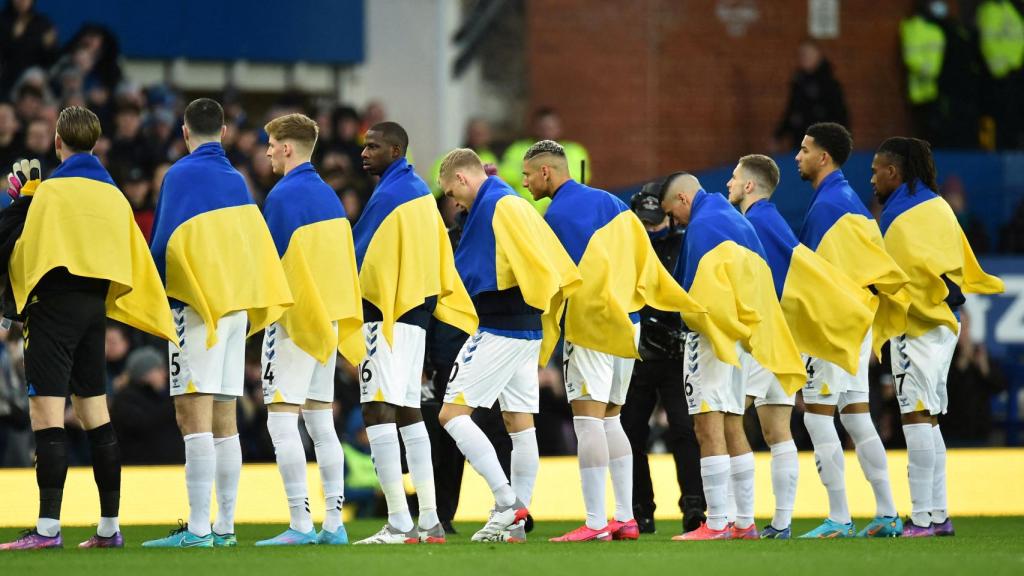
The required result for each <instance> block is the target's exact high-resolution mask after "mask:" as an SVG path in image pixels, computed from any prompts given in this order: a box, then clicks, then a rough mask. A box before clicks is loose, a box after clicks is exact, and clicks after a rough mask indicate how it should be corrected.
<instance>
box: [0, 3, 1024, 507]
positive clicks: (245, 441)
mask: <svg viewBox="0 0 1024 576" xmlns="http://www.w3.org/2000/svg"><path fill="white" fill-rule="evenodd" d="M56 38H57V36H56V33H55V30H54V29H53V26H52V25H51V24H50V22H49V20H48V19H47V18H46V17H45V16H44V15H42V14H39V13H38V12H36V11H34V9H33V5H32V2H31V0H12V1H11V2H9V3H8V5H7V7H6V8H5V9H4V10H3V11H2V12H0V167H2V166H9V165H10V164H11V163H12V162H13V161H14V160H15V159H17V158H21V157H26V156H28V157H36V158H39V159H40V160H41V161H42V165H43V170H44V176H45V175H47V174H49V173H50V172H51V171H52V170H53V169H54V168H55V167H56V166H57V163H58V160H57V158H56V155H55V153H54V149H53V137H54V130H55V122H56V118H57V114H58V112H59V110H60V109H61V108H63V107H65V106H69V105H84V106H87V107H89V108H90V109H91V110H93V111H94V112H96V113H97V115H98V116H99V118H100V120H101V122H102V127H103V134H104V135H103V137H102V138H101V139H100V141H99V143H98V144H97V147H96V149H95V154H96V155H97V156H98V157H99V158H100V159H101V161H102V162H103V164H104V165H105V166H106V167H107V168H108V170H109V172H110V174H111V176H112V177H113V178H114V180H115V182H116V183H117V184H118V186H119V188H121V190H122V191H123V192H124V194H125V196H126V197H127V199H128V200H129V202H130V203H131V205H132V208H133V209H134V211H135V215H136V219H137V221H138V223H139V226H140V227H141V229H142V230H143V232H144V234H145V235H146V236H147V238H149V235H150V232H151V229H152V224H153V212H154V208H155V203H156V199H157V196H158V194H159V191H160V186H161V182H162V179H163V176H164V174H165V173H166V171H167V169H168V167H169V166H170V165H171V164H172V163H173V162H174V161H176V160H177V159H178V158H180V157H182V156H183V155H184V154H186V153H187V150H186V148H185V145H184V142H183V140H182V138H181V133H180V126H181V113H182V110H183V106H184V105H185V104H186V103H187V101H186V95H184V94H182V93H180V92H178V91H177V90H175V89H174V88H172V87H168V86H161V85H156V86H147V87H143V86H140V85H139V84H138V83H136V82H133V81H132V79H131V78H127V77H126V76H125V74H124V72H123V69H122V66H121V57H120V54H119V50H118V43H117V39H116V38H115V37H114V36H113V35H112V34H110V33H109V32H108V31H107V30H106V29H104V28H103V27H100V26H95V25H89V26H86V27H84V28H82V30H80V31H79V32H78V33H77V34H76V35H75V36H74V37H73V38H72V39H71V40H70V41H69V42H67V43H66V44H65V45H64V46H58V45H57V40H56ZM801 54H802V55H801V60H802V61H804V62H803V64H802V72H799V73H798V75H797V78H796V79H795V80H794V91H800V90H803V91H804V92H808V90H809V93H815V94H818V93H821V94H827V95H835V94H838V98H840V99H841V98H842V94H841V89H840V88H839V85H838V83H837V82H836V81H835V79H834V78H832V76H831V68H830V67H829V66H828V64H827V61H826V60H824V58H823V56H822V54H821V53H820V51H819V50H817V48H816V47H815V46H813V45H807V46H804V47H802V48H801ZM814 83H822V85H824V86H827V87H828V90H825V91H823V92H822V91H820V90H818V89H817V88H814V89H809V88H808V86H809V85H810V84H814ZM812 88H813V87H812ZM815 90H818V91H817V92H815ZM220 100H221V102H222V103H223V105H224V109H225V113H226V119H227V133H226V135H225V137H224V140H223V144H224V148H225V150H226V152H227V155H228V157H229V159H230V160H231V162H232V164H233V165H234V166H235V167H236V168H237V169H238V170H239V171H240V172H241V173H242V174H243V175H244V176H245V178H246V179H247V182H248V184H249V187H250V190H251V192H252V195H253V197H254V199H255V200H256V202H257V203H258V204H262V201H263V199H264V198H265V197H266V194H267V193H268V192H269V190H270V189H271V188H272V186H273V185H274V183H275V182H276V177H275V176H274V174H273V173H272V171H271V168H270V163H269V160H268V159H267V158H266V157H265V143H266V135H265V133H264V132H263V130H262V126H263V124H264V123H265V122H266V120H268V119H270V118H272V117H275V116H278V115H280V114H284V113H288V112H292V111H302V112H305V113H307V114H309V115H311V116H312V117H314V118H315V119H316V120H317V121H318V123H319V125H320V129H321V133H320V141H319V143H318V145H317V148H316V151H315V156H314V162H315V165H316V166H317V169H318V170H319V172H320V174H321V175H322V176H323V178H324V179H325V181H326V182H327V183H328V184H330V185H331V186H332V187H333V188H334V189H335V191H336V192H337V194H338V196H339V198H340V199H341V200H342V202H343V204H344V206H345V209H346V211H347V213H348V215H349V218H350V219H352V220H353V221H355V220H357V219H358V217H359V214H360V212H361V210H362V206H363V205H364V204H365V202H366V201H367V199H368V197H369V194H370V192H371V191H372V188H373V182H372V181H371V180H370V178H369V177H368V175H367V174H366V173H365V172H364V171H363V170H362V168H361V161H360V158H359V155H360V153H361V150H362V136H363V134H364V133H365V131H366V129H367V128H368V127H369V126H371V125H373V124H374V123H376V122H379V121H381V120H384V119H385V118H386V111H385V110H384V108H383V106H381V105H380V104H378V103H371V104H370V105H368V106H366V107H365V108H364V109H362V110H358V109H356V107H354V106H350V105H346V104H343V103H337V102H334V101H325V100H318V99H316V98H311V97H308V96H306V95H303V94H299V93H288V94H284V95H283V96H281V97H280V98H279V99H278V100H277V101H276V102H275V103H274V104H273V105H272V106H271V107H270V108H269V109H268V110H265V111H261V112H260V113H258V114H257V113H255V112H254V111H253V110H252V109H250V107H249V106H248V103H247V101H246V99H245V98H244V97H243V95H241V94H239V93H237V92H234V91H230V90H229V91H228V92H226V93H224V94H222V95H221V97H220ZM840 104H841V102H840ZM804 105H807V106H811V107H812V108H813V107H814V106H816V105H817V104H814V103H810V104H808V103H807V98H806V94H796V95H795V96H794V99H791V103H790V106H789V107H788V108H787V112H786V114H785V116H784V118H783V120H782V122H780V126H779V130H778V131H777V132H776V136H777V137H778V138H779V139H780V141H781V140H787V139H792V138H793V137H794V135H798V134H802V130H803V129H802V128H801V126H802V124H804V123H808V122H811V121H817V120H821V119H828V118H819V116H820V114H818V115H813V114H812V115H808V114H806V113H801V112H800V111H799V110H798V108H800V107H801V106H804ZM818 109H819V110H823V109H824V108H821V107H820V106H819V108H818ZM829 110H834V113H835V114H840V113H841V114H843V115H845V104H842V105H841V106H839V107H836V108H829ZM815 114H817V113H815ZM480 134H487V136H486V138H484V139H483V140H485V141H481V138H482V137H481V136H480ZM489 134H490V131H489V129H487V127H486V125H481V124H480V121H475V122H474V123H473V124H472V125H471V127H470V130H469V131H468V134H467V143H468V144H471V145H473V147H474V148H477V149H484V148H487V147H489V146H490V142H489V138H490V135H489ZM422 160H429V159H422ZM422 160H421V161H422ZM424 165H428V164H427V163H425V162H424ZM949 185H950V186H954V187H955V184H949ZM3 188H6V182H5V181H4V182H0V190H2V189H3ZM951 194H954V195H955V194H956V190H954V191H953V192H951ZM960 194H962V187H961V189H960ZM0 198H2V199H4V200H6V198H7V195H6V194H0ZM438 203H439V209H440V210H441V213H442V215H443V217H444V218H445V220H446V223H447V224H448V225H449V226H450V227H452V228H453V229H454V228H456V222H455V219H456V213H455V210H454V207H453V205H452V204H451V202H450V201H449V200H448V199H446V198H444V197H443V196H442V197H439V198H438ZM951 203H952V201H951ZM959 212H961V211H958V213H959ZM1017 218H1018V219H1024V208H1022V210H1021V213H1020V214H1018V216H1017ZM965 229H967V230H968V231H969V233H972V232H971V228H970V227H969V226H968V225H966V224H965ZM1021 229H1024V226H1020V227H1018V230H1021ZM985 241H986V242H987V239H986V240H985ZM972 243H974V246H975V247H976V249H978V250H979V251H982V252H983V251H985V249H984V248H982V247H981V246H990V245H991V244H984V243H983V242H982V241H981V240H976V239H975V238H972ZM1022 244H1024V242H1022ZM1022 248H1024V246H1022ZM16 328H17V327H16V326H15V328H14V329H11V330H7V329H0V342H2V344H3V345H2V346H0V466H30V465H31V464H32V456H31V454H32V446H31V443H32V436H31V433H30V431H29V420H28V399H27V397H26V396H25V389H26V387H25V383H24V376H23V370H22V368H21V354H22V352H21V341H20V330H18V329H16ZM965 332H966V330H965ZM260 340H261V339H260V338H259V337H256V338H253V339H251V340H250V346H249V350H248V351H247V352H248V353H247V362H246V373H245V396H244V397H243V398H242V399H241V401H240V402H239V418H238V422H239V431H240V434H241V439H242V446H243V454H244V458H245V460H246V461H272V460H273V457H274V452H273V445H272V443H271V441H270V438H269V435H268V433H267V429H266V409H265V407H264V405H263V397H262V390H261V370H260V361H259V349H258V344H259V342H260ZM106 353H107V372H108V375H109V381H108V393H109V398H110V403H111V414H112V419H113V422H114V426H115V428H116V430H117V431H118V435H119V438H120V442H121V448H122V452H123V456H124V461H125V462H126V463H131V464H173V463H181V462H183V457H184V450H183V443H182V440H181V437H180V434H179V433H178V430H177V426H176V423H175V417H174V407H173V403H172V401H171V399H170V398H169V396H168V393H167V386H168V382H167V366H166V362H167V353H166V344H165V343H162V342H159V341H155V340H153V339H152V338H150V337H148V336H145V335H143V334H141V333H139V332H137V331H135V330H132V329H130V328H128V327H126V326H123V325H120V324H117V323H114V322H111V323H110V325H109V327H108V330H107V350H106ZM556 362H557V359H556ZM553 366H556V367H557V366H558V364H557V363H555V364H553ZM875 372H878V373H877V374H873V378H872V381H873V383H874V384H875V390H874V392H873V394H872V400H873V403H875V404H876V408H877V416H878V418H879V421H880V422H882V424H883V439H884V440H885V441H886V442H887V443H890V444H894V445H898V443H899V442H900V441H901V440H900V438H899V437H898V435H899V434H900V430H899V426H897V425H896V422H897V421H898V415H896V414H895V413H893V410H895V402H894V401H893V400H892V398H891V397H889V396H887V394H888V395H891V385H890V386H888V387H886V385H885V383H886V380H885V374H884V373H883V372H884V371H882V370H877V371H875ZM954 373H955V376H951V381H950V394H951V396H953V395H955V394H965V395H967V396H971V393H969V392H968V391H969V390H978V389H982V390H986V391H987V393H995V392H997V391H998V390H999V389H1000V387H1001V386H1002V384H1001V382H1002V380H1001V379H1000V378H1001V377H1000V376H999V374H998V368H997V366H996V365H994V364H993V363H990V362H989V361H988V359H987V353H986V352H985V351H984V347H983V346H981V345H978V344H973V343H971V342H970V341H969V340H967V339H966V338H961V347H960V348H959V349H958V356H957V358H956V359H954ZM431 377H432V374H431V367H430V366H429V365H428V366H427V367H426V369H425V374H424V381H425V382H426V383H427V385H426V387H425V389H426V390H427V392H425V394H429V391H430V389H431V386H430V385H429V383H430V382H431V380H432V378H431ZM540 381H541V388H542V396H541V397H542V404H541V409H542V414H541V416H540V417H539V418H538V420H537V428H538V440H539V443H540V450H541V453H542V454H546V455H554V454H568V453H573V452H575V435H574V433H573V430H572V423H571V413H570V410H569V407H568V404H567V403H566V401H565V392H564V388H563V386H562V381H561V373H560V371H559V370H558V369H557V368H545V369H542V371H541V378H540ZM958 391H959V392H958ZM972 397H973V398H974V399H973V400H963V401H964V402H969V401H971V402H975V403H978V404H980V405H982V408H979V410H982V409H983V407H984V406H987V404H988V396H985V395H978V394H977V393H975V394H974V395H973V396H972ZM336 398H337V399H338V402H337V403H336V424H337V430H338V431H339V436H340V437H341V438H342V440H343V442H344V445H345V449H346V454H347V456H348V459H349V461H350V462H352V468H353V469H354V470H357V473H358V470H363V471H364V472H365V463H366V461H368V458H369V456H368V453H369V446H368V443H367V442H366V437H365V432H364V430H363V428H362V419H361V417H360V414H359V402H358V388H357V378H356V371H355V369H354V368H353V367H352V366H350V365H348V364H346V363H344V362H339V368H338V372H337V375H336ZM425 400H427V399H426V398H425ZM875 401H877V402H875ZM886 418H890V419H893V420H892V422H891V424H890V426H888V427H885V424H884V423H885V422H886ZM951 418H952V417H951ZM800 421H801V413H800V411H799V409H798V410H797V411H795V413H794V430H797V431H799V430H802V424H800ZM653 423H654V425H655V426H654V430H653V433H652V438H653V440H652V442H653V443H654V446H655V449H657V442H658V440H657V438H658V436H659V433H660V431H663V430H664V429H665V427H666V423H665V421H664V418H663V416H660V415H655V417H654V418H653ZM65 424H66V426H67V428H68V430H69V440H70V442H71V444H70V446H71V448H70V449H69V452H70V458H71V462H72V464H84V463H86V462H87V461H88V444H87V441H86V438H85V434H84V432H82V431H81V430H80V428H79V425H78V423H77V422H76V420H75V418H74V417H73V416H72V415H71V413H70V412H68V415H67V418H66V423H65ZM949 425H950V426H951V427H955V428H956V429H957V430H962V432H963V435H962V438H964V439H965V440H968V441H973V442H978V443H985V442H987V441H988V434H989V429H988V428H987V427H986V426H984V425H982V424H979V422H978V421H977V420H965V421H963V422H959V423H957V424H949ZM300 429H301V427H300ZM886 430H888V431H889V433H888V434H886V433H885V431H886ZM303 434H305V432H303ZM752 437H759V434H754V435H752ZM798 437H799V435H798ZM304 440H305V442H306V446H307V450H308V451H309V453H310V455H311V456H312V444H311V443H310V442H309V439H308V438H304ZM804 446H809V442H804ZM360 466H362V468H360ZM370 470H371V471H372V465H371V468H370ZM371 492H372V490H371ZM371 496H372V494H371Z"/></svg>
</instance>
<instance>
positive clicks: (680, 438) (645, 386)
mask: <svg viewBox="0 0 1024 576" xmlns="http://www.w3.org/2000/svg"><path fill="white" fill-rule="evenodd" d="M659 401H660V403H661V405H662V406H663V407H664V409H665V413H666V415H667V416H668V426H669V428H668V432H667V433H666V434H665V435H664V436H663V439H664V441H665V445H666V446H667V447H668V449H669V451H671V452H672V457H673V459H674V460H675V464H676V480H677V481H678V482H679V491H680V492H681V493H682V495H681V496H680V498H679V511H680V512H684V507H683V500H684V499H685V498H686V497H700V498H701V500H700V501H701V502H703V496H704V483H703V482H702V481H701V477H700V445H699V444H698V443H697V435H696V433H694V431H693V418H691V417H690V414H689V412H688V411H687V409H686V398H685V394H684V392H683V363H682V362H681V361H675V360H649V361H647V362H637V363H636V368H635V369H634V370H633V379H632V381H631V382H630V385H629V393H628V394H627V395H626V404H625V406H623V407H622V417H621V419H622V427H623V429H624V430H625V431H626V436H628V437H629V443H630V444H631V445H632V447H633V512H634V514H635V515H636V517H637V519H641V518H654V509H655V504H654V487H653V485H652V483H651V468H650V465H649V463H648V461H647V449H648V445H649V442H650V433H651V427H650V419H651V414H652V413H653V412H654V409H655V407H656V406H657V405H658V403H659ZM691 501H692V500H691Z"/></svg>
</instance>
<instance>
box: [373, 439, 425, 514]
mask: <svg viewBox="0 0 1024 576" xmlns="http://www.w3.org/2000/svg"><path fill="white" fill-rule="evenodd" d="M366 437H367V439H368V440H369V441H370V455H371V456H372V458H373V467H374V469H376V470H377V479H378V480H379V481H380V488H381V490H382V491H383V492H384V499H385V500H387V503H388V523H389V524H391V525H392V526H394V527H395V528H396V529H398V530H401V531H402V532H408V531H409V530H412V529H413V527H414V526H415V525H414V524H413V522H412V516H410V515H409V502H408V501H407V500H406V499H405V486H404V485H403V484H402V452H401V450H400V449H399V447H398V427H397V426H396V425H395V424H394V423H393V422H389V423H387V424H377V425H375V426H367V427H366Z"/></svg>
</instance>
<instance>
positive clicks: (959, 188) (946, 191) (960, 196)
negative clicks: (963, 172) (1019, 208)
mask: <svg viewBox="0 0 1024 576" xmlns="http://www.w3.org/2000/svg"><path fill="white" fill-rule="evenodd" d="M941 192H942V197H943V198H945V199H946V202H948V203H949V207H950V208H952V209H953V213H954V214H956V219H957V220H958V221H959V222H960V228H962V229H963V231H964V234H965V235H966V236H967V240H968V242H970V243H971V247H972V248H974V251H975V252H976V253H978V254H984V253H986V252H989V251H990V250H991V249H992V243H991V242H989V239H988V230H986V228H985V224H984V223H982V221H981V220H980V219H979V218H978V217H977V216H975V215H974V214H972V213H971V212H970V210H968V208H967V191H966V190H964V181H963V180H962V179H961V178H960V177H959V176H957V175H956V174H951V175H949V176H947V177H946V181H945V182H943V183H942V191H941Z"/></svg>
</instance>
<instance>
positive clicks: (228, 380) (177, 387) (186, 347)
mask: <svg viewBox="0 0 1024 576" xmlns="http://www.w3.org/2000/svg"><path fill="white" fill-rule="evenodd" d="M171 316H172V317H173V318H174V329H175V331H176V332H177V333H178V344H180V345H181V350H179V349H178V348H176V347H175V346H174V344H173V343H171V342H168V343H167V351H168V356H169V362H168V365H169V366H170V375H171V396H181V395H182V394H193V393H199V394H216V395H218V396H228V397H236V396H241V395H242V393H243V391H244V389H245V336H246V329H247V328H248V318H247V316H246V313H245V312H244V311H239V312H231V313H230V314H227V315H225V316H224V317H223V318H221V319H220V321H219V322H217V343H216V344H214V345H213V348H209V349H208V348H207V347H206V324H205V323H204V322H203V319H202V318H200V317H199V314H196V311H195V310H193V309H192V308H191V307H189V306H185V307H184V308H173V309H172V310H171ZM229 399H230V398H229Z"/></svg>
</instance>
